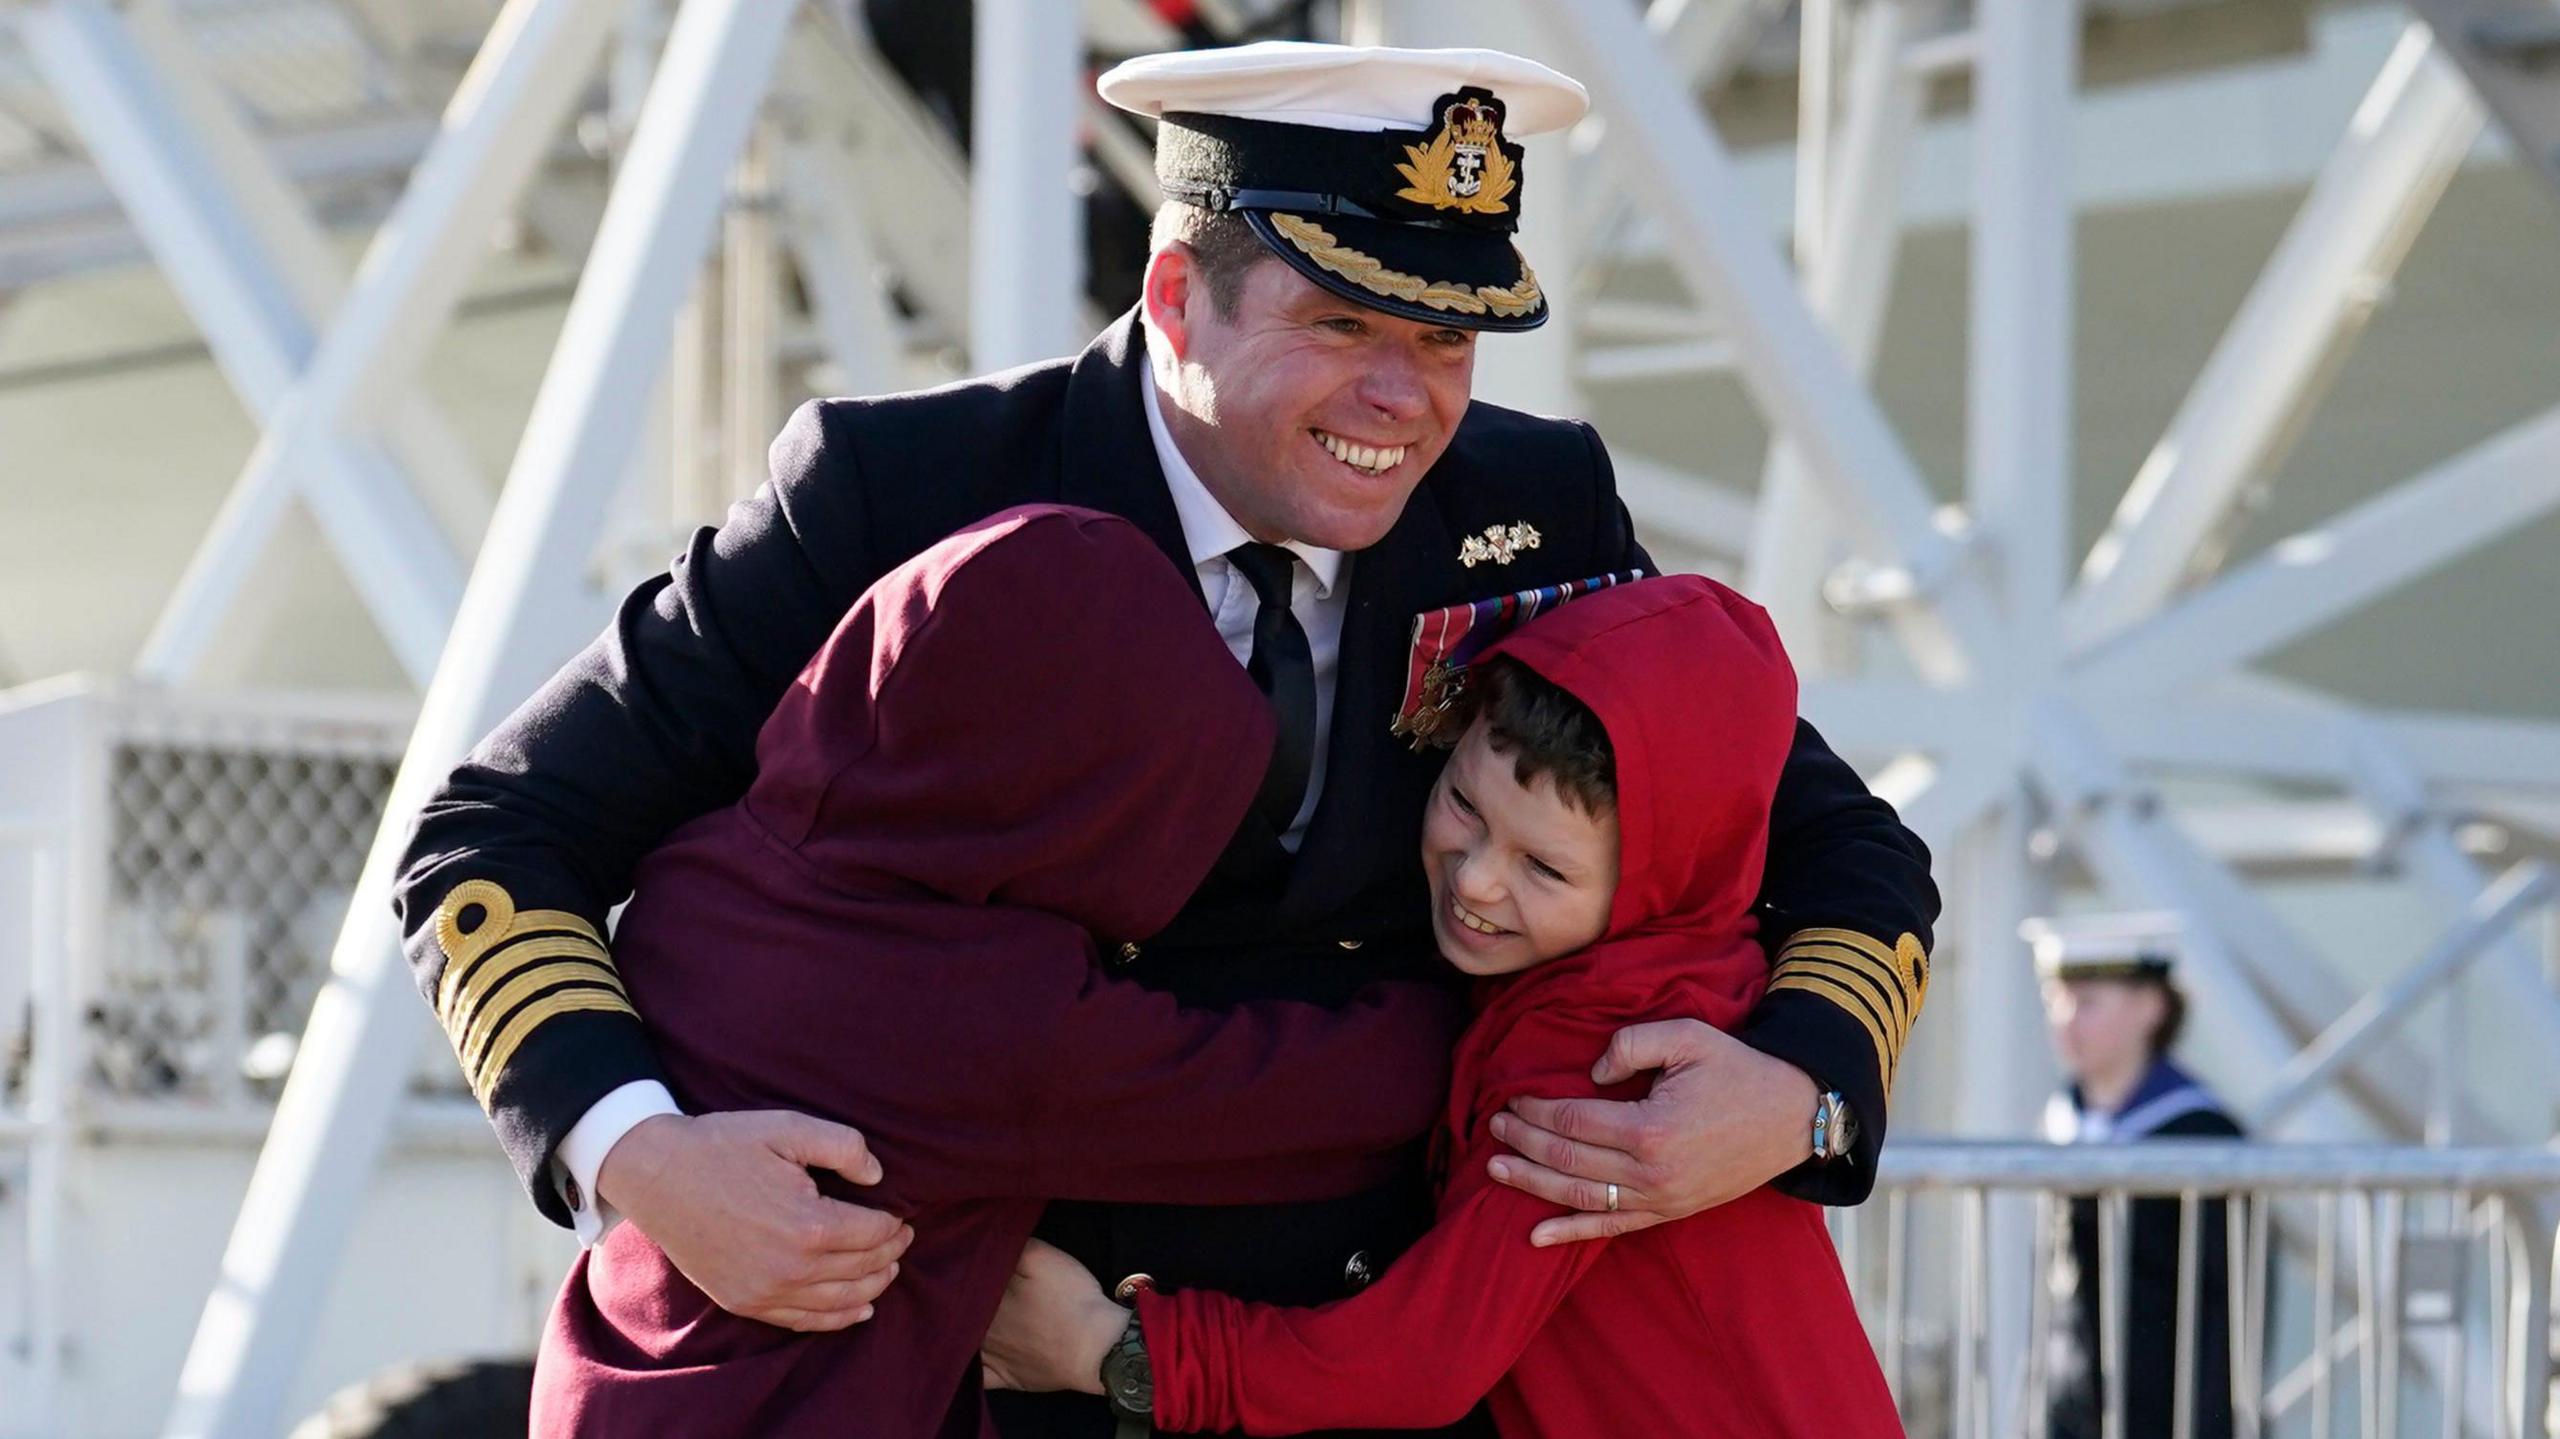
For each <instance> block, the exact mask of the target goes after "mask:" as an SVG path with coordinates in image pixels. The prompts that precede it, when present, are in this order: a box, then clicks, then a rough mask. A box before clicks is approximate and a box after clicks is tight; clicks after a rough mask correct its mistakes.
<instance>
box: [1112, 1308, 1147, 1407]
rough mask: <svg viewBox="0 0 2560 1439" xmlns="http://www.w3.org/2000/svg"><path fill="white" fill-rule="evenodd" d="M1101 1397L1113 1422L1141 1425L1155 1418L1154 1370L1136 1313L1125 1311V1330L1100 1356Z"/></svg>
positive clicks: (1144, 1335) (1133, 1310) (1145, 1338)
mask: <svg viewBox="0 0 2560 1439" xmlns="http://www.w3.org/2000/svg"><path fill="white" fill-rule="evenodd" d="M1102 1397H1103V1399H1104V1401H1105V1402H1107V1403H1109V1404H1110V1406H1111V1414H1112V1417H1113V1418H1115V1419H1119V1420H1122V1421H1124V1422H1126V1421H1136V1422H1139V1423H1144V1422H1146V1421H1149V1420H1151V1419H1153V1418H1154V1417H1155V1412H1156V1370H1155V1366H1154V1365H1153V1364H1150V1363H1148V1362H1147V1336H1146V1331H1145V1330H1143V1329H1141V1328H1139V1326H1138V1311H1136V1310H1135V1309H1132V1310H1130V1311H1129V1327H1128V1328H1126V1329H1123V1330H1121V1331H1120V1338H1119V1340H1118V1341H1117V1342H1115V1343H1114V1344H1113V1345H1112V1346H1111V1347H1110V1348H1109V1349H1106V1350H1104V1351H1103V1354H1102Z"/></svg>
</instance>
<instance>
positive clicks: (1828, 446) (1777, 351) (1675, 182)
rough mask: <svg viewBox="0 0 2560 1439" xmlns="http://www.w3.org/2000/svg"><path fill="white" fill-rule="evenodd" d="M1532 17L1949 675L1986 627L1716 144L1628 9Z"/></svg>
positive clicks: (1775, 417)
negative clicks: (1906, 593)
mask: <svg viewBox="0 0 2560 1439" xmlns="http://www.w3.org/2000/svg"><path fill="white" fill-rule="evenodd" d="M1537 14H1538V17H1539V19H1540V20H1541V21H1543V22H1544V23H1545V24H1546V26H1547V29H1548V32H1549V34H1550V35H1551V36H1552V37H1553V39H1554V40H1555V43H1556V44H1557V46H1558V48H1559V49H1560V50H1562V51H1563V52H1564V53H1565V54H1566V56H1567V58H1568V59H1569V61H1570V62H1571V64H1572V65H1573V67H1574V69H1575V70H1576V72H1577V73H1578V74H1580V75H1581V76H1582V77H1583V78H1584V79H1585V81H1586V82H1587V83H1589V84H1590V86H1591V88H1592V90H1593V92H1594V94H1595V95H1596V96H1597V97H1598V99H1599V103H1600V105H1601V106H1602V107H1604V110H1605V112H1606V113H1607V114H1608V116H1609V117H1610V119H1611V122H1612V125H1613V128H1612V130H1611V134H1612V136H1613V137H1614V139H1615V142H1616V143H1617V145H1618V146H1619V153H1620V154H1621V156H1622V158H1623V161H1624V164H1625V166H1626V173H1627V175H1628V177H1629V179H1630V181H1631V185H1632V188H1633V189H1634V190H1635V191H1636V192H1637V193H1638V194H1639V195H1641V196H1643V197H1645V199H1646V200H1647V202H1648V203H1649V204H1651V205H1652V206H1653V207H1654V208H1655V210H1656V213H1657V217H1658V218H1659V219H1660V220H1661V222H1662V224H1663V227H1664V230H1665V232H1666V234H1667V236H1668V237H1669V241H1670V250H1671V257H1672V259H1673V260H1674V262H1675V263H1676V264H1677V265H1678V267H1679V269H1680V272H1681V274H1682V276H1683V277H1684V278H1685V279H1686V280H1687V281H1688V282H1689V284H1690V286H1691V287H1692V288H1693V289H1694V290H1695V291H1696V292H1697V293H1698V294H1699V295H1700V296H1701V297H1702V298H1703V299H1705V300H1706V301H1707V302H1708V303H1709V305H1710V306H1711V307H1712V308H1713V309H1714V311H1715V313H1716V316H1717V319H1718V321H1719V323H1720V324H1721V325H1722V326H1723V329H1724V332H1725V334H1726V335H1727V337H1728V338H1730V339H1731V341H1732V342H1733V345H1734V349H1735V353H1736V355H1737V357H1738V358H1739V360H1740V361H1741V365H1742V369H1743V374H1744V376H1745V378H1746V380H1747V381H1748V382H1749V384H1750V387H1751V389H1752V392H1753V394H1754V395H1755V396H1756V397H1757V399H1758V400H1759V402H1760V405H1761V408H1762V409H1763V410H1764V411H1765V412H1766V413H1767V414H1768V415H1769V416H1770V419H1771V421H1772V423H1773V425H1774V426H1775V427H1776V428H1778V429H1780V430H1783V431H1785V432H1786V433H1788V434H1790V435H1792V436H1794V437H1795V438H1796V440H1797V442H1798V443H1799V444H1801V445H1802V446H1803V447H1804V451H1805V456H1806V459H1807V461H1808V463H1809V466H1810V472H1811V473H1812V474H1813V475H1814V476H1815V478H1816V479H1817V480H1818V481H1819V482H1820V483H1821V485H1822V487H1823V490H1824V492H1825V496H1826V498H1828V499H1829V500H1830V502H1831V503H1832V505H1833V506H1834V507H1835V509H1837V510H1838V511H1839V512H1840V513H1841V514H1843V515H1844V516H1845V517H1846V518H1847V519H1848V522H1849V523H1850V524H1851V525H1852V527H1853V528H1854V530H1855V531H1856V533H1857V536H1858V539H1859V540H1860V542H1861V545H1862V547H1863V548H1864V549H1865V550H1866V552H1867V553H1868V554H1869V555H1870V556H1871V557H1872V558H1875V559H1877V560H1878V561H1880V562H1883V563H1887V564H1890V565H1893V566H1895V567H1897V568H1899V569H1901V570H1902V571H1904V572H1905V573H1907V574H1909V575H1910V576H1911V577H1912V578H1913V581H1914V583H1915V585H1916V587H1917V588H1918V589H1919V590H1920V592H1921V593H1923V594H1926V595H1928V596H1929V598H1930V605H1929V608H1928V613H1921V612H1920V611H1919V609H1918V608H1917V607H1908V608H1905V609H1903V610H1901V611H1898V612H1897V615H1896V618H1897V619H1898V620H1900V621H1902V622H1903V624H1904V634H1905V638H1906V641H1907V642H1908V643H1910V645H1911V647H1912V650H1913V657H1914V659H1915V661H1916V662H1918V663H1920V664H1921V665H1922V666H1923V667H1924V669H1925V670H1926V671H1927V672H1929V673H1930V675H1931V677H1932V678H1933V679H1939V680H1942V681H1944V682H1950V683H1951V682H1954V681H1957V680H1960V679H1962V678H1963V676H1964V674H1965V672H1966V665H1967V663H1968V661H1967V655H1968V653H1970V652H1980V651H1983V650H1985V649H1987V648H1988V647H1989V646H1990V645H1991V644H1992V643H1993V637H1994V635H1995V632H1996V626H1995V625H1994V624H1993V623H1992V622H1991V616H1990V614H1989V612H1988V610H1987V607H1985V606H1984V605H1982V604H1981V602H1980V601H1981V596H1980V594H1979V592H1978V591H1976V590H1975V589H1974V588H1973V585H1972V582H1971V577H1970V575H1969V574H1966V573H1963V572H1962V571H1963V570H1964V569H1965V568H1966V567H1965V566H1964V564H1963V562H1962V557H1961V555H1960V553H1959V547H1958V546H1957V545H1956V544H1955V542H1953V541H1952V540H1950V539H1949V538H1948V537H1947V536H1946V535H1945V534H1943V533H1941V532H1940V530H1939V529H1938V528H1937V526H1936V523H1935V518H1934V511H1935V509H1936V505H1935V503H1934V501H1933V499H1932V498H1931V495H1930V492H1929V487H1928V482H1927V480H1926V479H1925V478H1924V477H1923V476H1922V474H1921V473H1920V470H1919V468H1918V466H1917V465H1915V464H1914V463H1913V462H1912V460H1911V457H1910V455H1909V454H1908V453H1907V452H1906V451H1905V450H1904V449H1903V447H1902V444H1901V442H1900V440H1899V439H1898V438H1897V437H1896V436H1895V435H1894V433H1893V429H1892V426H1891V425H1890V424H1889V423H1887V421H1886V420H1885V417H1884V413H1883V410H1882V409H1881V407H1879V406H1878V405H1877V403H1876V401H1875V397H1874V395H1873V394H1872V393H1871V392H1869V391H1868V390H1867V388H1866V387H1865V386H1863V385H1861V384H1859V383H1858V382H1857V377H1856V375H1855V374H1854V373H1853V372H1852V371H1851V369H1850V367H1849V366H1848V364H1847V362H1846V361H1844V360H1843V359H1842V358H1841V355H1840V352H1839V350H1838V348H1837V347H1836V346H1834V345H1833V344H1832V343H1831V341H1830V339H1829V338H1828V337H1827V336H1826V335H1824V334H1823V332H1822V328H1821V326H1820V324H1819V323H1818V322H1817V321H1816V320H1815V319H1814V317H1813V315H1812V312H1811V311H1810V310H1809V309H1807V307H1806V305H1805V302H1804V297H1803V295H1802V294H1801V293H1800V292H1799V291H1798V290H1797V288H1796V285H1795V281H1794V279H1793V277H1792V276H1790V275H1789V274H1788V273H1787V269H1786V266H1785V263H1784V262H1783V261H1782V260H1781V259H1780V257H1779V255H1778V253H1777V249H1776V246H1775V245H1774V244H1773V243H1772V241H1771V238H1770V236H1769V235H1768V233H1767V232H1766V231H1765V230H1764V229H1762V228H1761V226H1760V224H1759V222H1758V220H1757V219H1756V217H1755V214H1754V211H1753V209H1752V207H1751V205H1750V204H1749V202H1748V199H1747V197H1746V196H1745V194H1744V192H1743V190H1742V186H1741V183H1740V181H1739V179H1738V178H1737V176H1736V175H1735V172H1734V167H1733V161H1732V158H1731V157H1730V156H1729V155H1727V154H1726V152H1725V149H1724V145H1723V143H1722V142H1721V141H1720V140H1719V139H1717V137H1716V135H1715V132H1714V130H1713V128H1712V127H1710V126H1709V125H1708V124H1707V122H1706V119H1705V117H1704V116H1702V115H1701V114H1699V112H1698V110H1697V108H1696V107H1695V106H1694V105H1692V104H1691V103H1690V101H1689V97H1688V95H1687V93H1686V92H1685V90H1684V88H1683V87H1682V85H1681V84H1680V82H1679V81H1678V80H1677V79H1676V78H1675V77H1674V76H1673V75H1672V74H1671V72H1670V69H1669V67H1668V66H1666V65H1665V64H1664V63H1663V60H1662V57H1661V56H1660V55H1659V54H1658V53H1656V50H1655V47H1654V46H1653V44H1652V43H1651V41H1650V40H1649V39H1648V33H1649V32H1647V30H1646V29H1645V27H1644V24H1643V21H1642V19H1641V17H1639V16H1637V15H1636V14H1635V13H1634V12H1633V11H1632V10H1628V11H1624V12H1622V11H1621V10H1620V9H1619V8H1618V7H1616V6H1614V5H1587V6H1586V5H1573V6H1564V5H1558V6H1547V7H1541V8H1540V9H1539V10H1538V12H1537Z"/></svg>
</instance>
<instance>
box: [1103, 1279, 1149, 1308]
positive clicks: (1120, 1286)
mask: <svg viewBox="0 0 2560 1439" xmlns="http://www.w3.org/2000/svg"><path fill="white" fill-rule="evenodd" d="M1155 1290H1156V1281H1155V1276H1153V1275H1149V1274H1132V1275H1130V1276H1129V1277H1128V1278H1126V1279H1123V1280H1121V1281H1120V1282H1119V1283H1117V1284H1114V1285H1112V1286H1111V1297H1112V1298H1114V1299H1117V1300H1119V1301H1120V1302H1121V1303H1123V1304H1132V1303H1135V1302H1137V1298H1138V1296H1139V1295H1141V1294H1153V1293H1154V1292H1155Z"/></svg>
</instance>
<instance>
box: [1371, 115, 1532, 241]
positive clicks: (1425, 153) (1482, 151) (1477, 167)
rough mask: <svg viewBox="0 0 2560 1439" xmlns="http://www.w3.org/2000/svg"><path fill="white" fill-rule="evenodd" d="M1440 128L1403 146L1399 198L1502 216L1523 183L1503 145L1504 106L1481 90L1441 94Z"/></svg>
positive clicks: (1433, 205)
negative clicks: (1420, 140)
mask: <svg viewBox="0 0 2560 1439" xmlns="http://www.w3.org/2000/svg"><path fill="white" fill-rule="evenodd" d="M1441 99H1442V100H1443V101H1445V102H1446V103H1445V104H1444V105H1443V106H1442V107H1441V110H1440V128H1439V129H1438V130H1436V131H1434V132H1433V133H1432V135H1431V138H1430V139H1428V140H1425V141H1424V142H1422V143H1421V144H1419V145H1407V146H1405V147H1404V157H1405V162H1406V163H1404V164H1401V165H1398V166H1396V173H1397V174H1399V175H1402V176H1404V178H1405V182H1406V183H1405V188H1403V189H1401V190H1398V191H1397V192H1396V198H1397V199H1399V200H1411V201H1412V202H1413V203H1415V204H1417V205H1428V206H1430V207H1431V208H1432V209H1434V210H1462V211H1465V212H1466V213H1468V214H1471V215H1500V214H1505V213H1508V212H1509V211H1510V209H1511V206H1510V205H1509V203H1508V201H1509V200H1510V198H1511V192H1512V190H1513V189H1514V188H1516V187H1517V186H1518V184H1519V172H1518V167H1517V166H1516V165H1514V164H1513V163H1512V159H1511V157H1510V156H1509V155H1507V154H1505V153H1504V152H1503V148H1502V104H1501V102H1500V101H1498V100H1495V99H1494V98H1493V96H1492V95H1491V94H1490V93H1488V92H1486V91H1482V90H1461V91H1459V92H1458V93H1457V94H1455V95H1444V96H1442V97H1441Z"/></svg>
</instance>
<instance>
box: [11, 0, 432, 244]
mask: <svg viewBox="0 0 2560 1439" xmlns="http://www.w3.org/2000/svg"><path fill="white" fill-rule="evenodd" d="M127 13H128V15H129V16H130V18H132V19H133V20H135V21H136V22H137V23H139V22H142V21H144V20H145V18H146V17H147V16H150V15H151V13H152V11H151V10H149V9H141V8H137V9H134V10H131V11H128V12H127ZM21 19H23V17H21ZM435 133H436V125H435V121H434V120H433V119H431V118H428V117H425V116H407V115H402V116H394V117H389V118H382V119H368V120H358V121H353V122H350V123H349V124H347V125H344V126H341V127H338V128H335V129H328V130H315V131H311V132H308V133H297V134H286V135H273V136H269V137H267V138H266V140H265V142H264V144H265V148H266V151H267V153H268V154H269V155H270V156H271V157H272V159H273V162H274V164H275V166H276V168H277V169H279V170H281V171H282V172H283V173H284V174H286V175H287V176H289V177H291V179H292V181H293V183H294V184H296V185H325V184H329V183H332V182H336V181H344V180H363V179H372V178H376V177H381V178H397V177H399V176H401V175H404V174H407V173H408V171H409V168H410V167H411V166H413V165H415V164H417V163H418V157H419V156H420V155H422V154H425V153H426V149H427V146H428V145H429V144H430V143H432V142H433V141H434V139H435ZM118 214H120V211H119V209H118V201H117V199H116V193H115V191H114V189H112V188H111V187H110V186H109V185H108V184H107V180H106V177H105V176H103V175H101V174H99V173H98V171H97V167H96V166H94V165H88V164H82V163H78V162H74V161H63V162H60V163H58V164H52V165H43V166H31V167H27V168H23V169H15V170H12V171H10V172H9V173H8V174H6V175H0V233H6V232H9V231H12V230H18V229H23V228H27V227H30V226H36V225H51V224H60V223H62V222H65V221H78V220H104V219H109V218H113V217H115V216H117V215H118Z"/></svg>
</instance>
